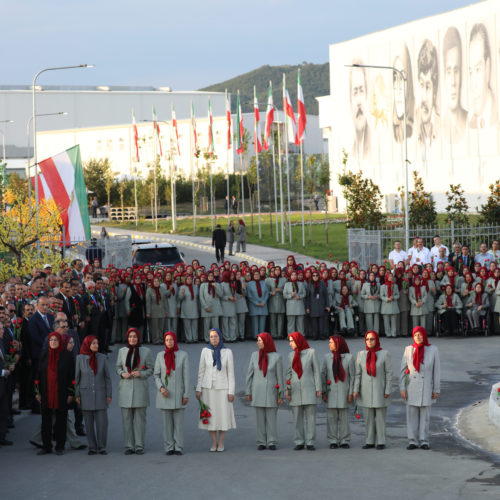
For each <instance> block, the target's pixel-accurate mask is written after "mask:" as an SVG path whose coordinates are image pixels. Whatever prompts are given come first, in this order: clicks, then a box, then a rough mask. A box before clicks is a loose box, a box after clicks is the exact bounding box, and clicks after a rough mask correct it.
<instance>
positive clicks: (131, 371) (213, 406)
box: [37, 327, 440, 455]
mask: <svg viewBox="0 0 500 500" xmlns="http://www.w3.org/2000/svg"><path fill="white" fill-rule="evenodd" d="M288 339H289V342H290V347H291V349H292V352H291V353H290V354H289V357H288V365H287V370H286V378H284V377H283V363H282V359H281V356H280V355H279V354H278V353H277V352H276V348H275V345H274V341H273V339H272V336H271V335H270V334H268V333H265V332H264V333H260V334H259V335H258V337H257V346H258V350H257V352H254V353H253V354H252V356H251V358H250V362H249V366H248V371H247V376H246V384H245V393H246V398H247V400H248V401H249V402H251V405H252V406H253V407H255V412H256V427H257V448H258V449H259V450H264V449H266V448H268V449H270V450H276V448H277V444H278V432H277V411H278V407H279V405H280V404H282V402H283V398H284V397H285V398H286V400H287V401H288V405H289V406H290V408H291V410H292V412H293V418H294V444H295V448H294V449H295V450H302V449H304V448H306V449H308V450H314V449H315V442H316V409H317V405H318V403H319V402H320V401H321V399H322V400H323V402H324V404H325V407H326V411H327V439H328V442H329V446H330V448H331V449H335V448H338V447H340V448H349V446H350V437H351V435H350V426H349V418H348V412H349V408H350V406H351V405H352V404H355V405H356V407H357V406H358V405H359V406H360V407H362V409H363V416H364V421H365V425H366V438H365V445H364V446H363V448H364V449H369V448H375V447H376V448H377V449H379V450H381V449H384V448H385V445H386V430H385V425H386V412H387V407H388V406H389V405H390V400H391V399H390V398H391V392H392V379H393V369H392V362H391V358H390V355H389V353H388V351H386V350H384V349H382V348H381V346H380V340H379V336H378V334H377V333H376V332H375V331H368V332H367V333H366V335H365V344H366V347H365V349H364V350H362V351H360V352H359V353H358V354H357V356H356V359H354V357H353V355H352V354H350V352H349V348H348V346H347V343H346V342H345V340H344V338H343V337H341V336H339V335H336V336H332V337H330V339H329V352H328V354H325V356H324V358H323V360H322V363H321V365H320V363H319V361H318V357H317V354H316V352H315V350H314V349H312V348H310V347H309V345H308V343H307V340H306V338H305V337H304V336H303V335H302V334H301V333H299V332H292V333H291V334H290V335H289V336H288ZM413 339H414V342H413V344H412V345H410V346H408V347H407V348H406V349H405V351H404V354H403V358H402V362H401V368H400V374H399V388H400V394H401V397H402V398H403V399H404V400H405V401H406V403H407V427H408V440H409V445H408V449H415V448H417V447H421V448H423V449H429V419H430V408H431V404H432V402H433V401H434V400H435V399H437V397H438V394H439V392H440V370H439V354H438V351H437V348H436V347H435V346H431V345H430V344H429V342H428V340H427V333H426V331H425V329H424V328H422V327H416V328H414V330H413ZM48 340H49V349H48V351H47V352H45V353H44V357H43V359H41V361H40V367H39V373H38V381H37V385H38V387H39V391H38V398H39V399H40V401H41V407H42V439H43V448H42V449H41V450H40V451H39V453H40V454H46V453H50V452H51V451H52V423H53V419H54V420H55V440H56V453H58V454H62V453H63V449H64V444H65V438H66V436H65V431H66V418H67V405H68V404H70V403H71V400H72V399H73V398H76V401H77V402H78V404H79V405H80V406H81V408H82V410H83V414H84V418H85V424H86V428H87V434H88V442H89V452H88V453H89V455H95V454H97V453H100V454H103V455H105V454H107V451H106V446H107V426H108V421H107V407H108V406H109V404H110V402H111V397H112V394H111V380H110V375H109V370H108V367H107V359H106V356H105V355H103V354H101V353H99V352H98V347H99V346H98V340H97V338H96V337H93V336H88V337H86V338H85V340H84V342H83V345H82V348H81V351H80V353H81V354H80V355H79V356H77V360H76V371H75V366H74V364H73V361H72V358H71V356H70V355H69V353H67V352H65V351H64V349H63V347H62V346H63V344H62V339H61V336H60V335H59V334H58V333H57V332H54V333H51V334H50V335H49V339H48ZM164 344H165V350H164V351H160V352H159V353H158V354H157V357H156V360H155V361H154V362H153V356H152V353H151V350H150V349H149V348H147V347H145V346H142V345H140V334H139V332H138V331H137V330H136V329H134V328H131V329H129V330H128V332H127V346H126V347H123V348H122V349H120V350H119V352H118V357H117V361H116V373H117V374H118V376H119V377H120V384H119V391H118V405H119V407H120V408H121V413H122V424H123V434H124V447H125V454H126V455H131V454H138V455H142V454H143V453H144V449H145V433H146V410H147V407H148V406H149V403H150V401H149V386H148V379H149V377H151V376H153V377H154V382H155V385H156V388H157V392H156V407H157V408H159V409H161V410H162V414H163V443H164V451H165V453H166V454H167V455H174V454H175V455H182V454H183V451H184V409H185V408H186V406H187V404H188V401H189V388H190V381H189V365H188V356H187V353H185V352H184V351H180V350H179V347H178V345H177V337H176V335H175V333H173V332H166V333H165V334H164ZM195 390H196V392H195V394H196V398H197V399H198V401H199V405H200V413H199V416H200V420H199V428H200V429H204V430H207V431H208V432H209V435H210V438H211V446H210V451H211V452H222V451H224V440H225V435H226V432H227V431H228V430H230V429H234V428H236V421H235V416H234V409H233V402H234V397H235V377H234V363H233V355H232V351H231V350H230V349H228V348H227V347H226V346H225V345H224V341H223V337H222V334H221V332H220V330H219V329H218V328H211V329H210V330H209V343H208V346H207V347H205V348H203V350H202V352H201V356H200V363H199V369H198V379H197V383H196V389H195Z"/></svg>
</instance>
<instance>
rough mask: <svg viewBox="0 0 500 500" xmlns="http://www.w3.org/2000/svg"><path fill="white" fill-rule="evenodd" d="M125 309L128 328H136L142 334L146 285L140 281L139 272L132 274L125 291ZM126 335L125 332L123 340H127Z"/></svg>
mask: <svg viewBox="0 0 500 500" xmlns="http://www.w3.org/2000/svg"><path fill="white" fill-rule="evenodd" d="M125 311H126V314H127V324H128V328H129V329H130V328H131V327H133V328H136V329H137V330H138V331H139V333H140V334H141V335H142V332H143V328H144V319H145V317H146V286H145V285H144V284H143V283H142V280H141V274H140V272H136V274H134V278H133V280H132V283H129V285H128V289H127V291H126V292H125ZM127 331H128V330H127ZM126 337H127V334H126V332H125V338H124V339H123V341H124V342H126V341H127V339H126Z"/></svg>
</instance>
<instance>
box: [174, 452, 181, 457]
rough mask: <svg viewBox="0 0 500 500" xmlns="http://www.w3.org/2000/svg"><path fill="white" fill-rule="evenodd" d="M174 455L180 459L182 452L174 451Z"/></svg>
mask: <svg viewBox="0 0 500 500" xmlns="http://www.w3.org/2000/svg"><path fill="white" fill-rule="evenodd" d="M174 455H177V456H178V457H180V456H181V455H182V451H181V450H175V451H174Z"/></svg>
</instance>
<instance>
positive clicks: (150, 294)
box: [146, 287, 168, 318]
mask: <svg viewBox="0 0 500 500" xmlns="http://www.w3.org/2000/svg"><path fill="white" fill-rule="evenodd" d="M160 296H161V298H160V302H159V303H156V293H155V291H154V290H153V289H152V288H148V289H147V290H146V313H147V314H149V315H150V316H151V317H152V318H164V317H165V313H166V312H167V310H168V309H167V292H166V291H165V289H164V288H162V287H160Z"/></svg>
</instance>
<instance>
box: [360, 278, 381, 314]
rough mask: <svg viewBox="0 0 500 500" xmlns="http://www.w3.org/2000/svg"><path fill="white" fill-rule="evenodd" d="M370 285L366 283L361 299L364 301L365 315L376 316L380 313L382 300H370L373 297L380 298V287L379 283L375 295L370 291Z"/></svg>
mask: <svg viewBox="0 0 500 500" xmlns="http://www.w3.org/2000/svg"><path fill="white" fill-rule="evenodd" d="M370 286H371V285H370V283H365V284H364V285H363V288H361V298H362V299H363V301H364V304H363V309H364V313H365V314H374V313H378V312H380V298H377V299H376V300H372V299H369V298H368V297H370V296H371V295H373V296H374V297H380V285H379V284H378V283H377V284H376V287H375V293H373V294H372V293H371V291H370Z"/></svg>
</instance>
